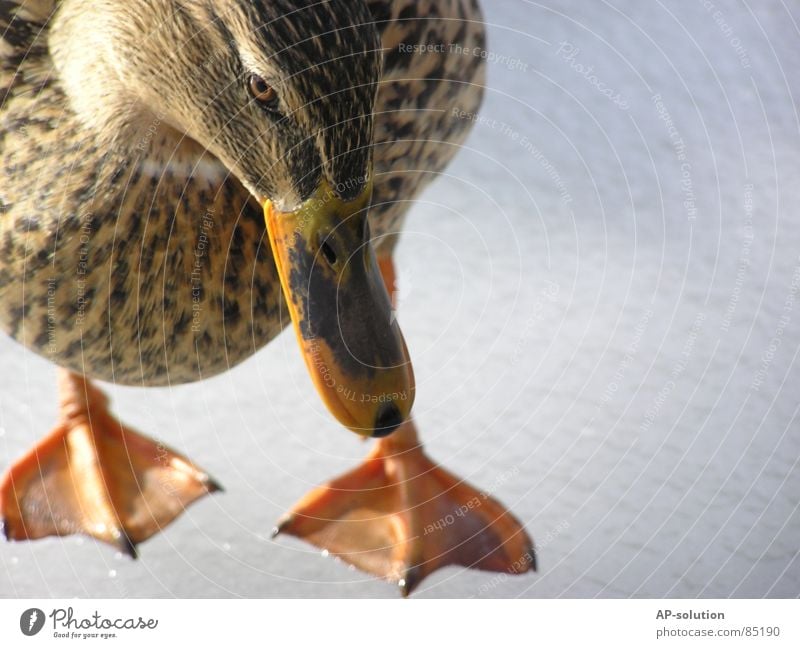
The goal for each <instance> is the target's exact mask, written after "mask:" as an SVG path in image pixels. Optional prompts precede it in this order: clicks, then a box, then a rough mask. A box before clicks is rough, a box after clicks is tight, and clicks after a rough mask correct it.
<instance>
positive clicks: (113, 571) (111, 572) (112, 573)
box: [108, 569, 117, 578]
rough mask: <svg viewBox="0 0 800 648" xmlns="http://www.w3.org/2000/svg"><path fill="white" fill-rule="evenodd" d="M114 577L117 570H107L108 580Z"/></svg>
mask: <svg viewBox="0 0 800 648" xmlns="http://www.w3.org/2000/svg"><path fill="white" fill-rule="evenodd" d="M116 576H117V570H116V569H109V570H108V577H109V578H116Z"/></svg>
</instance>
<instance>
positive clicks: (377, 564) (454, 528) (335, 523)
mask: <svg viewBox="0 0 800 648" xmlns="http://www.w3.org/2000/svg"><path fill="white" fill-rule="evenodd" d="M380 267H381V271H382V273H383V278H384V281H385V283H386V286H387V289H388V290H389V293H390V294H392V295H394V294H395V292H394V267H393V264H392V262H391V259H389V258H387V257H384V258H383V259H381V260H380ZM278 533H286V534H289V535H293V536H295V537H297V538H300V539H302V540H305V541H307V542H310V543H311V544H313V545H315V546H317V547H320V548H322V549H325V550H327V551H328V552H330V553H331V554H333V555H335V556H337V557H339V558H341V559H342V560H344V561H345V562H348V563H350V564H352V565H355V566H356V567H358V568H359V569H362V570H364V571H365V572H368V573H370V574H374V575H375V576H379V577H381V578H385V579H387V580H389V581H394V582H396V583H397V584H398V585H399V587H400V590H401V592H402V594H403V595H404V596H407V595H408V594H409V593H410V592H411V591H412V590H413V589H414V588H415V587H416V586H417V585H418V584H419V582H420V581H421V580H422V579H423V578H425V577H426V576H427V575H429V574H431V573H432V572H433V571H435V570H436V569H438V568H440V567H444V566H446V565H461V566H464V567H471V568H475V569H484V570H490V571H496V572H505V573H512V574H518V573H524V572H527V571H529V570H535V569H536V555H535V553H534V548H533V543H532V541H531V539H530V537H529V536H528V534H527V532H526V531H525V529H524V527H523V526H522V525H521V524H520V522H519V521H518V520H517V519H516V518H515V517H514V516H513V515H512V514H511V513H510V512H508V511H507V510H506V509H505V507H504V506H503V505H502V504H500V503H499V502H498V501H497V500H496V499H494V498H493V497H491V496H490V495H489V494H487V493H486V492H481V491H478V490H477V489H475V488H474V487H473V486H471V485H470V484H468V483H466V482H464V481H462V480H461V479H459V478H457V477H456V476H454V475H453V474H451V473H449V472H448V471H446V470H445V469H444V468H441V467H440V466H438V465H436V464H435V463H434V462H433V461H431V459H429V458H428V457H427V455H426V454H425V453H424V451H423V449H422V445H421V444H420V442H419V439H418V437H417V431H416V429H415V427H414V423H413V422H412V421H407V422H406V423H404V424H403V425H402V426H400V428H398V429H397V430H396V431H395V432H394V433H393V434H391V435H390V436H388V437H386V438H383V439H380V440H378V442H377V443H376V445H375V447H374V448H373V450H372V452H370V454H369V455H368V456H367V458H366V460H365V462H364V463H363V464H361V465H360V466H358V467H357V468H356V469H355V470H352V471H350V472H348V473H346V474H344V475H342V476H340V477H338V478H336V479H334V480H332V481H330V482H328V483H327V484H324V485H323V486H320V487H318V488H316V489H314V490H313V491H311V492H310V493H309V494H308V495H306V496H305V497H304V498H303V499H302V500H300V501H299V502H298V503H297V504H296V505H295V506H294V507H293V508H292V509H291V511H289V513H287V514H286V515H285V516H284V517H283V518H282V519H281V520H280V521H279V523H278V526H277V528H276V530H275V535H277V534H278Z"/></svg>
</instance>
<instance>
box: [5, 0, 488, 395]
mask: <svg viewBox="0 0 800 648" xmlns="http://www.w3.org/2000/svg"><path fill="white" fill-rule="evenodd" d="M66 1H67V0H62V2H53V1H52V0H51V1H48V0H38V1H34V2H30V1H28V2H23V1H22V0H14V1H10V0H4V1H3V2H0V32H2V33H3V40H2V41H0V55H1V56H0V102H1V105H0V159H2V164H3V176H4V179H3V182H2V184H0V252H2V255H1V256H0V323H2V328H3V329H4V330H5V331H7V332H8V333H9V334H10V335H11V336H13V337H14V338H15V339H17V340H18V341H19V342H21V343H22V344H24V345H25V346H27V347H28V348H31V349H33V350H34V351H36V352H37V353H40V354H42V355H44V356H45V357H47V358H49V359H51V360H52V361H54V362H55V363H57V364H59V365H61V366H64V367H67V368H70V369H72V370H74V371H76V372H80V373H85V374H87V375H89V376H93V377H97V378H101V379H104V380H113V381H115V382H119V383H127V384H143V385H158V384H165V383H167V382H169V383H173V384H174V383H180V382H186V381H192V380H198V379H201V378H204V377H207V376H210V375H213V374H216V373H219V372H221V371H224V370H226V369H227V368H229V367H231V366H233V365H235V364H237V363H239V362H241V361H242V360H244V359H245V358H247V357H248V356H250V355H251V354H252V353H254V352H256V351H257V350H258V349H260V348H261V347H263V346H264V345H265V344H266V343H267V342H269V341H270V340H271V339H272V338H273V337H274V336H275V335H276V334H277V333H278V332H280V330H281V329H282V328H283V326H284V325H285V324H287V323H288V317H287V315H286V310H285V307H283V308H282V304H281V302H282V299H283V297H282V295H281V289H280V285H279V282H278V279H277V276H276V271H275V267H274V264H273V262H272V253H271V251H270V249H269V244H268V241H267V238H266V231H265V226H264V219H263V214H262V210H261V207H260V206H259V204H258V203H257V202H256V200H254V199H253V198H252V197H251V192H250V191H248V189H246V188H245V187H243V186H242V184H241V183H240V181H239V180H238V179H236V178H235V177H234V175H232V174H231V173H229V171H228V168H227V167H226V165H225V164H224V163H222V162H221V161H220V160H219V159H218V158H217V157H216V156H215V155H214V154H213V153H209V152H207V151H205V150H204V149H203V147H202V146H200V145H199V144H197V143H196V142H195V141H194V140H193V139H192V138H191V137H183V136H182V135H181V133H179V132H178V131H177V130H176V129H175V127H174V124H166V123H164V122H163V121H162V119H160V117H161V115H160V113H159V110H158V107H155V109H154V110H153V111H151V112H152V116H151V118H150V120H149V121H147V120H145V121H144V122H142V120H141V119H133V118H131V119H130V121H129V122H126V121H125V119H126V116H125V115H113V116H109V117H107V119H108V120H113V121H112V122H111V123H112V124H113V126H114V129H113V131H103V137H99V136H98V137H97V138H94V137H93V135H95V134H96V132H95V131H93V130H91V129H89V128H87V127H86V125H85V124H84V123H83V121H82V119H81V118H80V117H79V116H76V114H75V111H73V109H72V106H71V105H70V102H69V101H68V99H67V97H66V96H65V91H64V86H63V83H62V80H61V78H60V76H59V74H60V69H61V67H63V66H56V67H57V68H59V69H56V68H54V65H53V62H54V61H53V59H52V58H51V54H50V48H51V44H50V43H49V40H48V39H49V38H50V36H51V27H50V25H51V24H58V23H57V22H56V23H52V22H51V16H52V15H53V14H54V13H55V16H56V21H57V20H58V11H59V10H60V9H61V8H63V6H64V4H65V3H66ZM97 1H98V2H100V1H102V0H97ZM115 1H117V0H115ZM157 4H163V3H157ZM267 4H268V5H270V6H271V7H272V9H271V10H274V12H275V13H276V15H278V16H284V15H287V14H288V15H292V16H293V18H292V19H290V20H287V19H284V18H278V19H276V20H275V21H274V22H273V23H271V24H269V25H267V30H266V31H263V30H262V31H259V32H257V36H256V37H254V38H255V42H257V43H261V44H262V45H263V47H264V48H265V49H266V50H267V53H268V54H273V55H274V56H276V57H277V58H278V60H279V61H280V64H281V66H284V67H285V68H286V69H288V70H289V71H290V73H291V74H293V75H295V78H298V79H299V81H298V82H297V84H296V85H295V86H292V87H290V88H289V87H288V86H285V85H281V86H280V87H281V88H284V89H287V88H288V89H287V90H286V91H287V92H292V93H295V94H297V95H298V96H297V97H296V100H297V102H298V103H302V104H303V105H304V106H305V107H306V108H305V110H304V111H302V112H298V113H296V114H294V115H293V116H292V117H291V118H286V120H285V122H284V123H277V124H276V125H275V127H276V128H282V129H288V130H289V131H291V130H292V129H295V130H297V132H298V133H299V132H300V128H301V125H302V124H306V127H309V126H308V124H312V126H310V127H311V128H313V125H314V124H317V125H321V124H323V123H334V124H336V128H342V129H346V130H347V133H348V135H347V136H342V133H338V134H337V133H334V132H333V130H332V129H327V130H326V131H325V132H321V133H319V135H318V137H319V138H322V139H321V140H320V141H324V142H326V143H327V144H325V145H324V146H322V147H317V148H321V150H322V151H323V152H324V153H323V155H322V157H324V158H325V159H320V157H319V155H318V153H317V152H316V150H315V147H314V146H312V144H313V142H310V141H303V140H302V139H301V138H300V136H299V135H298V136H297V137H295V138H294V139H293V138H292V136H291V133H290V134H289V135H285V139H286V141H287V142H288V144H286V147H287V149H286V150H276V151H272V152H271V154H272V155H274V156H276V158H275V159H279V160H280V164H283V165H285V166H284V167H280V168H278V167H277V166H272V167H269V168H274V169H275V177H276V178H279V177H284V176H286V177H290V178H292V179H293V183H292V186H291V187H284V188H281V187H277V189H276V190H277V191H281V190H283V191H284V193H285V194H286V195H287V196H291V195H295V194H296V195H297V199H299V198H302V197H304V196H306V195H307V194H308V192H309V191H311V190H313V188H314V187H315V186H316V183H317V182H318V180H319V174H320V172H321V171H320V169H325V167H326V166H327V167H329V168H328V169H327V173H328V174H329V175H330V177H332V178H334V179H335V180H336V181H337V182H340V183H342V191H343V192H344V193H347V192H351V193H354V192H356V191H357V190H358V189H359V188H360V187H359V186H354V185H353V183H352V182H349V179H350V178H356V177H358V176H359V174H361V173H363V170H364V168H365V164H366V160H367V157H368V153H369V146H368V144H369V142H368V139H367V138H368V137H369V134H370V132H371V131H373V129H374V146H373V149H372V151H373V157H374V197H373V204H374V208H373V210H372V212H371V214H370V222H371V232H372V235H373V237H374V239H375V243H376V245H377V248H378V250H379V252H383V253H388V252H390V249H391V247H392V246H393V242H394V237H393V236H385V234H391V233H394V232H397V231H398V230H399V228H400V227H401V224H402V219H403V215H404V214H405V212H406V211H407V209H408V208H409V206H410V204H411V202H410V201H411V200H412V199H413V198H414V197H415V196H416V195H417V194H418V193H419V191H420V190H421V189H422V188H423V187H425V186H426V185H427V184H428V182H430V181H431V180H432V179H433V178H435V176H436V174H437V173H438V172H439V171H441V170H442V169H443V168H444V166H445V165H446V164H447V163H448V161H449V160H450V158H451V157H452V156H453V155H454V154H455V153H456V151H457V148H458V145H459V144H460V143H461V141H462V140H463V138H464V137H465V136H466V133H467V131H468V129H469V126H470V121H469V120H464V119H458V118H457V117H455V116H454V115H453V112H452V108H453V107H454V106H458V107H459V108H461V109H463V110H466V111H469V112H474V111H475V110H476V109H477V107H478V105H479V103H480V99H481V94H482V86H483V81H484V69H483V59H481V58H480V57H477V56H469V55H460V54H457V53H442V52H427V53H419V52H418V51H417V50H414V49H413V48H410V47H408V46H409V45H424V44H429V43H432V44H438V43H444V44H447V45H448V47H449V45H451V44H455V45H458V46H463V47H469V48H475V47H483V46H484V45H485V43H484V31H483V25H482V23H481V20H480V13H479V10H478V7H477V4H476V2H475V1H474V0H421V1H420V0H382V1H377V0H373V1H370V2H366V3H363V5H362V3H361V2H348V3H344V2H332V3H330V7H329V8H328V9H327V11H328V12H329V13H328V14H324V13H320V12H318V11H317V12H314V13H312V12H309V11H303V10H300V11H295V12H294V13H293V14H292V12H291V9H293V8H295V9H296V8H297V7H302V5H304V4H305V3H301V2H294V1H292V0H281V1H280V2H279V1H273V2H270V3H267ZM345 4H346V5H347V6H348V7H349V8H350V9H349V10H348V15H347V17H346V18H337V17H336V11H341V9H342V7H343V6H345ZM176 6H179V7H181V9H180V11H178V12H176V14H175V15H174V16H170V17H163V16H162V18H163V19H165V20H166V19H167V18H169V19H171V20H172V19H174V20H176V21H180V22H181V23H182V24H183V23H185V25H184V28H182V29H180V30H177V31H176V33H180V34H192V33H194V31H195V30H196V29H204V28H205V29H208V30H209V31H210V32H212V35H211V36H209V39H208V42H209V44H210V45H211V46H214V49H213V50H208V51H203V52H202V56H201V57H200V58H201V59H202V60H197V61H196V64H197V69H198V76H199V77H202V76H203V75H204V74H205V73H206V72H205V70H208V69H209V68H213V67H214V66H227V67H230V68H231V75H232V76H234V77H235V76H236V75H237V74H238V72H237V71H236V66H237V65H238V63H237V58H238V56H239V54H234V53H232V52H231V51H230V39H231V36H230V34H228V33H227V30H228V29H229V27H221V26H220V25H221V22H220V21H219V16H220V15H226V16H228V13H230V15H233V16H238V18H236V20H241V21H253V20H255V19H257V18H258V15H257V14H256V13H255V10H254V9H253V7H252V5H251V4H249V3H246V2H241V3H234V2H229V1H227V0H226V1H225V2H219V1H218V2H214V3H211V2H205V3H204V2H197V3H190V2H182V3H176ZM359 7H362V9H363V8H364V7H365V8H368V10H369V13H366V12H365V11H362V9H359ZM226 12H227V13H226ZM142 20H144V19H142ZM337 20H338V23H337ZM227 22H228V23H229V24H230V19H229V20H227ZM361 22H368V23H369V25H367V26H365V25H362V24H360V23H361ZM152 24H153V25H154V26H155V25H157V24H158V23H157V21H155V19H154V22H153V23H152ZM209 24H210V25H216V26H215V27H211V28H209V27H208V25H209ZM87 25H88V27H87V28H90V27H91V23H90V22H89V21H87ZM334 27H335V28H337V29H336V33H337V34H339V35H338V36H334V35H330V34H329V33H328V32H330V31H331V29H333V28H334ZM242 29H246V28H245V27H243V28H242ZM342 30H344V31H342ZM370 30H374V32H375V33H376V34H377V35H378V36H379V38H380V48H381V49H382V53H383V57H382V58H383V68H382V69H383V72H382V76H381V77H380V82H379V84H378V88H377V100H376V103H375V109H374V124H373V125H372V126H370V124H369V121H370V120H371V119H372V116H371V115H369V114H366V112H365V106H367V104H368V103H369V95H370V93H371V92H373V91H374V88H372V89H371V88H369V87H358V86H359V83H358V82H359V78H366V77H367V76H368V74H367V73H364V74H359V73H358V71H357V70H353V69H351V68H352V66H351V67H346V66H345V67H346V69H348V70H350V72H349V74H350V75H351V76H350V78H347V79H344V80H343V79H339V80H338V82H337V83H333V82H332V81H331V79H330V78H329V77H328V76H326V75H329V74H331V73H333V72H336V71H341V69H344V68H343V67H333V68H332V67H331V66H330V65H325V66H322V69H321V70H319V71H318V72H309V71H308V70H307V69H306V68H307V67H308V65H307V64H308V63H309V57H310V58H312V59H313V57H314V56H315V54H316V55H319V56H325V55H328V56H330V54H331V51H332V50H336V52H337V53H338V54H340V56H342V57H348V56H349V57H353V56H361V65H362V66H368V65H372V64H377V65H380V58H381V57H380V56H378V57H377V58H370V56H369V55H368V51H367V50H369V49H370V48H371V47H372V45H374V44H375V43H372V42H371V41H370V37H369V34H370V33H371V32H370ZM342 33H344V34H345V35H346V36H347V38H342V37H341V34H342ZM278 34H279V35H280V37H278V36H277V35H278ZM308 34H312V38H311V40H313V41H314V43H315V45H314V46H308V45H307V44H306V45H303V43H305V42H306V41H307V40H308V39H309V36H308ZM316 34H322V35H321V36H319V37H316V36H314V35H316ZM271 35H272V36H271ZM87 40H88V41H91V40H92V39H91V36H90V35H89V36H87ZM297 42H299V43H300V44H296V43H297ZM153 46H154V47H155V45H153ZM137 48H138V52H139V54H138V56H139V58H140V60H139V61H138V62H137V63H136V65H137V66H138V68H139V69H140V71H141V70H143V69H144V68H145V67H146V66H147V65H150V66H153V69H154V70H155V69H161V68H164V67H167V68H169V64H167V65H166V66H165V65H164V62H163V61H162V60H159V59H158V57H157V56H155V54H154V52H153V51H152V50H151V49H149V45H148V42H147V41H145V42H143V43H139V44H138V45H137ZM337 48H338V50H337ZM175 49H177V50H178V51H185V52H186V53H187V55H188V54H189V52H190V48H184V49H183V50H182V48H181V47H177V46H176V48H175ZM354 52H355V54H354ZM191 53H192V56H196V55H197V53H196V52H194V51H192V52H191ZM140 73H141V74H144V72H140ZM159 73H160V72H159ZM153 74H156V72H153ZM201 80H202V79H201ZM284 81H285V80H283V79H279V80H276V81H275V82H276V83H278V84H281V83H284ZM198 83H199V82H198ZM189 87H190V88H191V87H193V86H192V84H189ZM198 87H202V86H198ZM335 88H345V89H346V90H345V91H342V92H338V93H336V94H335V95H334V96H333V97H330V98H329V99H330V100H326V102H323V101H314V96H316V95H320V94H321V95H323V97H327V95H329V94H330V92H331V91H334V89H335ZM195 91H196V90H195ZM175 92H176V94H179V93H180V92H181V91H179V90H178V89H177V86H176V91H175ZM173 100H175V99H173ZM326 104H327V106H328V107H327V108H326V107H325V105H326ZM238 109H239V108H236V107H233V108H231V119H232V120H236V110H238ZM326 111H327V112H326ZM331 111H333V112H332V114H331ZM139 117H141V116H139ZM98 119H105V117H103V116H99V117H98ZM295 122H296V123H295ZM231 132H234V133H235V132H236V131H231ZM285 132H286V131H284V134H285ZM225 136H228V134H224V133H223V134H222V135H221V137H225ZM243 136H244V137H249V138H251V141H255V140H257V138H258V134H254V133H244V135H243ZM342 142H346V143H347V146H346V147H345V148H344V149H341V150H340V147H341V143H342ZM271 164H272V165H275V164H277V163H276V162H274V160H273V161H272V162H271ZM266 166H267V165H265V167H266ZM287 169H288V170H287ZM263 181H264V183H265V186H268V187H272V185H271V184H270V182H271V180H270V178H265V179H263ZM292 192H294V194H293V193H292ZM287 200H288V201H290V202H291V200H292V198H291V197H289V198H287ZM295 200H296V199H295ZM281 313H283V316H281Z"/></svg>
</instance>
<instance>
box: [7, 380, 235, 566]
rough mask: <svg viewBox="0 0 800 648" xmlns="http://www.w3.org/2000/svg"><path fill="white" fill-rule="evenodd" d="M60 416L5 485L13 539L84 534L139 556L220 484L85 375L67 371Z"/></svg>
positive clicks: (9, 474) (9, 531)
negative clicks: (121, 410) (125, 416)
mask: <svg viewBox="0 0 800 648" xmlns="http://www.w3.org/2000/svg"><path fill="white" fill-rule="evenodd" d="M58 388H59V397H60V420H59V422H58V424H57V425H56V427H55V429H53V431H52V432H51V433H50V434H49V435H48V436H47V437H46V438H44V439H43V440H42V441H41V442H40V443H39V444H38V445H36V446H35V447H34V448H33V449H32V450H30V451H29V452H28V454H26V455H25V456H24V457H22V458H21V459H19V460H18V461H17V462H16V463H15V464H14V465H13V466H12V467H11V468H10V469H9V470H8V471H7V472H6V474H5V475H4V477H3V479H2V482H0V515H1V516H2V530H3V531H4V533H5V535H6V537H7V538H8V539H9V540H32V539H35V538H42V537H45V536H50V535H56V536H59V535H69V534H72V533H83V534H86V535H89V536H92V537H94V538H97V539H98V540H102V541H104V542H107V543H109V544H112V545H114V546H116V547H117V548H118V549H119V550H121V551H124V552H126V553H128V554H130V555H131V556H134V557H135V555H136V550H135V547H136V544H137V543H139V542H142V541H143V540H146V539H147V538H149V537H150V536H152V535H153V534H155V533H156V532H158V531H160V530H161V529H162V528H163V527H165V526H166V525H168V524H169V523H170V522H171V521H172V520H173V519H175V517H177V516H178V515H179V514H180V513H181V512H182V511H183V510H184V508H185V507H186V506H188V505H189V504H190V503H191V502H193V501H195V500H196V499H198V498H199V497H202V496H203V495H205V494H207V493H212V492H214V491H216V490H219V486H218V485H217V484H216V483H215V482H214V480H212V479H211V478H210V477H209V476H208V475H207V474H206V473H205V472H203V471H202V470H200V469H199V468H198V467H197V466H195V465H194V464H192V463H191V462H190V461H189V460H188V459H186V458H185V457H183V456H182V455H180V454H178V453H176V452H174V451H173V450H170V449H169V448H167V447H165V446H163V445H162V444H160V443H158V442H156V441H154V440H152V439H150V438H148V437H146V436H144V435H142V434H140V433H138V432H135V431H133V430H131V429H130V428H127V427H125V426H124V425H122V423H120V422H119V421H118V420H117V419H116V418H114V417H113V416H112V415H111V414H110V413H109V411H108V398H107V397H106V396H105V394H103V393H102V392H101V391H100V390H99V389H97V387H95V386H94V385H92V384H91V382H89V380H87V379H86V378H85V377H83V376H79V375H77V374H74V373H70V372H68V371H66V370H63V369H61V370H59V382H58Z"/></svg>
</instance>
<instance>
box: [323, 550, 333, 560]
mask: <svg viewBox="0 0 800 648" xmlns="http://www.w3.org/2000/svg"><path fill="white" fill-rule="evenodd" d="M330 555H331V553H330V551H328V550H327V549H323V550H322V557H323V558H327V557H328V556H330Z"/></svg>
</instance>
